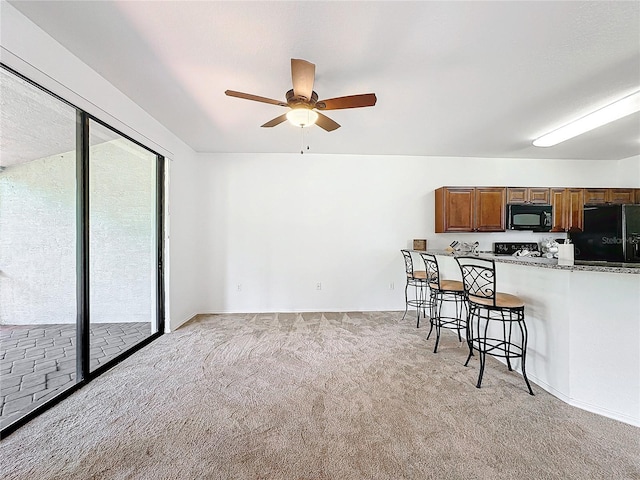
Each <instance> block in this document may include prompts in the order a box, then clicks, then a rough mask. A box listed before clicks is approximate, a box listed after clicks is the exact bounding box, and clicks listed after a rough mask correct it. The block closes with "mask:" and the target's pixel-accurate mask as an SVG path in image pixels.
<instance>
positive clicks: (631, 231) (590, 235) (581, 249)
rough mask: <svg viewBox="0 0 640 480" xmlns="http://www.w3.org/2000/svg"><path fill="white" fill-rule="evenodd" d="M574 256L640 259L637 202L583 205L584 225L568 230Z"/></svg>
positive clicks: (595, 258)
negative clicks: (570, 231)
mask: <svg viewBox="0 0 640 480" xmlns="http://www.w3.org/2000/svg"><path fill="white" fill-rule="evenodd" d="M569 236H570V238H571V241H572V242H573V244H574V245H575V258H576V260H591V261H606V262H625V263H639V262H640V205H585V206H584V229H583V232H580V233H570V234H569Z"/></svg>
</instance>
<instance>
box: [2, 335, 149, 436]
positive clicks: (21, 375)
mask: <svg viewBox="0 0 640 480" xmlns="http://www.w3.org/2000/svg"><path fill="white" fill-rule="evenodd" d="M89 335H90V343H89V345H90V365H91V367H90V368H91V370H94V369H95V368H96V367H98V366H100V365H101V364H103V363H105V362H107V361H109V360H111V359H112V358H114V357H116V356H117V355H118V354H119V353H120V352H122V351H124V350H127V349H128V348H129V347H131V346H133V345H135V344H136V343H138V342H140V341H141V340H143V339H144V338H146V337H148V336H150V335H151V324H150V323H144V322H137V323H105V324H95V325H92V326H91V328H90V330H89ZM75 370H76V326H75V324H59V325H58V324H57V325H1V326H0V428H3V427H5V426H6V425H8V424H10V423H11V422H13V421H14V420H15V419H16V418H17V417H19V416H21V415H24V414H25V413H26V412H28V411H29V410H30V409H32V408H34V407H35V406H36V405H38V404H40V403H42V402H44V401H46V400H48V399H49V398H51V397H53V396H55V395H56V393H58V392H60V391H62V390H63V389H65V388H66V387H68V386H71V385H73V383H74V382H75Z"/></svg>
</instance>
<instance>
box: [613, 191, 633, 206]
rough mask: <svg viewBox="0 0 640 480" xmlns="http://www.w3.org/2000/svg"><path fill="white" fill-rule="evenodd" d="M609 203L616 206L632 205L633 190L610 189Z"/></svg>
mask: <svg viewBox="0 0 640 480" xmlns="http://www.w3.org/2000/svg"><path fill="white" fill-rule="evenodd" d="M609 202H611V203H616V204H624V203H626V204H629V203H634V190H633V188H610V189H609Z"/></svg>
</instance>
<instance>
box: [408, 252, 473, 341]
mask: <svg viewBox="0 0 640 480" xmlns="http://www.w3.org/2000/svg"><path fill="white" fill-rule="evenodd" d="M420 257H421V258H422V261H423V262H424V266H425V271H426V274H427V283H428V284H429V291H430V293H431V295H430V300H431V301H430V302H429V306H430V309H429V317H430V320H431V328H430V329H429V334H428V335H427V340H428V339H429V337H430V336H431V332H432V331H433V328H434V327H435V329H436V344H435V347H434V348H433V353H436V352H437V351H438V345H439V343H440V332H441V328H448V329H451V330H456V331H457V333H458V340H459V341H460V342H462V335H461V333H460V332H461V330H462V329H464V328H466V326H467V323H466V320H467V318H466V317H467V313H466V298H465V293H464V286H463V284H462V282H460V281H458V280H445V279H442V278H441V277H440V267H439V266H438V260H437V259H436V256H435V255H432V254H430V253H422V252H421V253H420ZM445 303H453V305H454V309H455V310H454V312H453V315H451V314H450V312H448V311H445V313H444V314H443V306H444V305H445ZM470 351H471V350H470Z"/></svg>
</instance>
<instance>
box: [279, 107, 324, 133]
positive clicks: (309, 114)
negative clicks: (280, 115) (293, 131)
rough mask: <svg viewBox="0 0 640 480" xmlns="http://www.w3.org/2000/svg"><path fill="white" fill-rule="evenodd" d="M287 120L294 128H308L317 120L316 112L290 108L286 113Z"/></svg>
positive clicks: (308, 109) (307, 109)
mask: <svg viewBox="0 0 640 480" xmlns="http://www.w3.org/2000/svg"><path fill="white" fill-rule="evenodd" d="M287 120H289V122H290V123H291V124H292V125H295V126H296V127H303V128H304V127H309V126H311V125H313V124H315V123H316V121H317V120H318V112H316V111H314V110H311V109H310V108H305V107H298V108H292V109H291V110H289V111H288V112H287Z"/></svg>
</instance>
